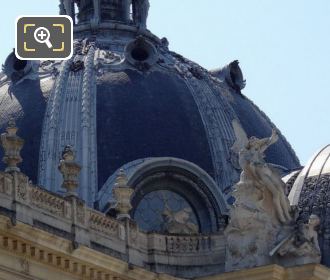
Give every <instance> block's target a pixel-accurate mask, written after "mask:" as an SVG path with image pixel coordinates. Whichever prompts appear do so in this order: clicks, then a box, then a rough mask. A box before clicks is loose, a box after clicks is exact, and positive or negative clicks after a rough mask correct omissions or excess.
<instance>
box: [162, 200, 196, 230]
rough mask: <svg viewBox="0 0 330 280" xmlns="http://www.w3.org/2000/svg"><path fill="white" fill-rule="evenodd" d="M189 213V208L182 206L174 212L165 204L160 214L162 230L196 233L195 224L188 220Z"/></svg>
mask: <svg viewBox="0 0 330 280" xmlns="http://www.w3.org/2000/svg"><path fill="white" fill-rule="evenodd" d="M191 214H192V212H191V209H190V208H184V209H182V210H180V211H178V212H174V211H172V210H171V209H170V208H168V207H167V206H166V208H165V210H164V212H163V214H162V215H163V218H164V224H163V227H164V230H165V231H167V232H168V233H170V234H197V233H198V227H197V225H195V224H194V223H191V222H189V219H190V216H191Z"/></svg>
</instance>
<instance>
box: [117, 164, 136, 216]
mask: <svg viewBox="0 0 330 280" xmlns="http://www.w3.org/2000/svg"><path fill="white" fill-rule="evenodd" d="M133 192H134V190H133V189H132V188H131V187H129V186H128V180H127V176H126V174H125V172H124V170H123V169H120V171H119V173H118V175H117V177H116V182H115V186H114V188H113V190H112V193H113V196H114V198H115V200H116V203H115V210H116V212H117V218H118V219H119V220H120V219H124V218H128V219H130V218H131V216H130V214H129V212H130V210H131V209H132V204H131V198H132V194H133Z"/></svg>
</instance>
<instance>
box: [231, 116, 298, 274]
mask: <svg viewBox="0 0 330 280" xmlns="http://www.w3.org/2000/svg"><path fill="white" fill-rule="evenodd" d="M233 128H234V131H235V134H236V139H237V140H236V142H235V144H234V146H233V148H232V150H233V152H234V153H235V154H236V156H237V157H238V163H239V165H240V167H241V169H242V173H241V177H240V181H239V182H238V183H237V184H236V185H235V186H234V188H233V194H232V195H233V197H234V198H235V202H234V205H233V206H231V207H230V211H229V217H230V221H229V224H228V226H227V228H226V230H225V235H226V239H227V248H226V251H227V253H226V258H227V259H226V270H227V271H232V270H236V269H243V268H250V267H256V266H262V265H268V264H271V263H273V261H274V258H273V257H272V256H270V255H269V252H270V251H271V250H272V249H273V248H274V247H275V246H276V244H277V242H278V236H283V235H284V236H286V235H288V234H289V233H290V232H291V231H292V230H291V227H290V226H289V224H290V222H293V221H292V218H291V215H290V205H289V201H288V199H287V198H286V194H285V185H284V183H283V182H282V180H281V177H280V175H279V173H278V172H277V171H276V170H275V168H273V167H272V166H271V165H270V164H268V163H266V162H265V159H264V158H265V155H264V152H265V151H266V149H267V148H268V147H269V146H271V145H272V144H274V143H275V142H276V141H277V138H278V136H277V133H276V131H273V133H272V135H271V136H270V137H269V138H265V139H258V138H256V137H251V138H250V139H248V137H247V136H246V134H245V132H244V130H243V128H242V127H241V126H240V124H239V122H238V121H236V120H234V121H233Z"/></svg>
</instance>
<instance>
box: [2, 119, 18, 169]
mask: <svg viewBox="0 0 330 280" xmlns="http://www.w3.org/2000/svg"><path fill="white" fill-rule="evenodd" d="M17 130H18V128H17V127H16V124H15V121H13V120H11V121H9V123H8V127H7V128H6V132H5V133H3V134H1V146H2V148H3V150H4V157H3V159H2V160H3V162H4V163H5V164H6V165H7V168H6V169H5V171H6V172H13V171H16V172H20V169H19V168H18V167H17V165H18V164H19V163H21V162H22V161H23V160H22V158H21V156H20V152H21V150H22V148H23V145H24V140H23V139H22V138H20V137H19V136H17V135H16V133H17Z"/></svg>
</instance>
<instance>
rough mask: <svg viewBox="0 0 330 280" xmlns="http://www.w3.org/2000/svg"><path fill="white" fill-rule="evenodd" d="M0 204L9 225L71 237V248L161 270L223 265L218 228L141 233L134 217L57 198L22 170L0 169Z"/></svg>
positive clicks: (60, 197) (77, 200)
mask: <svg viewBox="0 0 330 280" xmlns="http://www.w3.org/2000/svg"><path fill="white" fill-rule="evenodd" d="M0 206H1V213H0V215H7V216H8V217H10V219H11V221H12V224H13V225H15V224H17V223H24V224H30V225H31V226H34V227H36V228H39V229H41V230H43V231H46V232H50V233H52V234H55V235H58V236H60V237H62V238H65V239H69V240H72V242H73V248H78V247H79V246H87V247H89V248H92V249H94V250H97V251H100V252H102V253H105V254H108V255H111V256H115V257H117V258H119V259H122V260H124V261H129V262H130V263H132V264H134V265H137V266H140V267H145V266H146V265H147V266H150V267H155V266H160V267H161V271H164V272H166V273H171V272H173V271H174V270H175V269H176V267H178V266H180V265H187V264H189V263H190V264H195V267H196V269H198V267H199V266H200V267H201V266H204V267H205V266H207V265H210V266H213V267H214V266H216V265H218V270H219V271H220V272H221V271H223V269H224V268H223V265H222V264H223V263H224V257H225V256H224V254H225V250H224V238H223V234H222V233H219V234H214V235H206V236H204V235H191V236H179V235H178V236H176V235H162V234H157V233H149V234H148V233H144V232H143V231H141V230H140V229H139V228H138V226H137V225H136V223H135V222H134V221H133V220H130V219H127V220H118V219H115V218H113V217H109V216H107V215H105V214H104V213H101V212H98V211H96V210H94V209H91V208H88V207H87V206H86V205H85V203H84V202H83V201H81V200H80V199H79V198H78V197H76V196H69V197H62V196H60V195H57V194H54V193H51V192H49V191H46V190H45V189H42V188H41V187H38V186H35V185H33V184H32V183H31V182H30V181H29V178H28V177H27V176H25V175H24V174H23V173H21V172H11V173H8V172H0ZM169 256H170V257H169ZM155 269H156V268H155ZM172 270H173V271H172ZM213 271H214V268H213ZM195 272H196V271H195ZM201 275H202V274H201Z"/></svg>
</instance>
